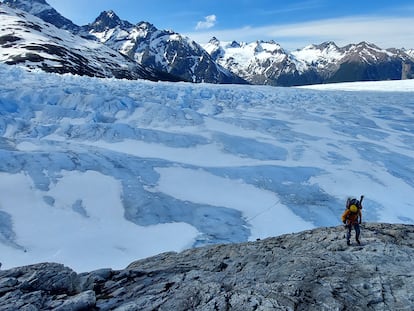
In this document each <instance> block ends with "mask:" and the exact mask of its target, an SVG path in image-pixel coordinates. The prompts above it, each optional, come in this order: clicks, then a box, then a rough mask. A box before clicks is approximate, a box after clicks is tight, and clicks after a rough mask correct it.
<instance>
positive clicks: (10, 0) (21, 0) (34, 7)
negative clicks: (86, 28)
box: [3, 0, 80, 32]
mask: <svg viewBox="0 0 414 311" xmlns="http://www.w3.org/2000/svg"><path fill="white" fill-rule="evenodd" d="M3 3H4V4H7V5H8V6H9V7H11V8H15V9H20V10H22V11H25V12H28V13H29V14H32V15H35V16H37V17H39V18H40V19H42V20H44V21H45V22H47V23H50V24H52V25H55V26H56V27H57V28H62V29H66V30H69V31H71V32H78V31H79V30H80V27H79V26H77V25H75V24H74V23H73V22H72V21H71V20H69V19H67V18H66V17H63V16H62V15H61V14H60V13H58V12H57V11H56V10H55V9H54V8H53V7H52V6H50V5H49V4H48V3H47V2H46V1H45V0H29V1H28V0H3Z"/></svg>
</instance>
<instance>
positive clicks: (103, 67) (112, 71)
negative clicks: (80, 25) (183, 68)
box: [0, 1, 178, 81]
mask: <svg viewBox="0 0 414 311" xmlns="http://www.w3.org/2000/svg"><path fill="white" fill-rule="evenodd" d="M14 3H15V2H14V1H13V4H14ZM16 3H28V2H20V1H17V2H16ZM30 3H32V4H33V6H32V7H31V10H32V11H36V10H39V11H41V12H50V9H47V8H49V7H48V6H45V8H46V9H45V10H43V11H42V10H41V9H43V8H44V7H43V6H42V4H44V3H45V2H44V1H39V2H37V1H34V2H30ZM34 4H39V6H35V5H34ZM0 14H1V16H2V18H1V20H0V48H1V51H2V54H1V56H0V62H2V63H5V64H8V65H15V64H19V65H23V66H25V67H28V68H31V69H33V68H39V69H42V70H44V71H47V72H56V73H72V74H77V75H87V76H91V77H115V78H120V79H123V78H126V79H138V78H142V79H149V80H154V81H158V80H171V79H172V77H171V76H170V75H168V74H164V73H159V72H157V71H156V70H153V69H146V68H144V67H143V66H141V65H139V64H137V63H136V62H134V61H132V60H130V59H129V58H128V57H126V56H125V55H122V54H121V53H119V52H117V51H114V50H112V49H110V48H109V47H107V46H105V45H103V44H101V43H98V42H94V41H91V40H87V39H84V38H81V37H79V36H77V35H74V34H71V33H70V32H68V31H65V30H63V29H60V28H56V27H55V26H53V25H51V24H49V23H46V22H45V21H43V20H42V19H39V18H37V17H35V16H33V15H31V14H28V13H26V12H24V11H21V10H19V9H13V8H10V7H8V6H4V5H2V6H1V7H0ZM177 80H178V79H177V78H175V81H177Z"/></svg>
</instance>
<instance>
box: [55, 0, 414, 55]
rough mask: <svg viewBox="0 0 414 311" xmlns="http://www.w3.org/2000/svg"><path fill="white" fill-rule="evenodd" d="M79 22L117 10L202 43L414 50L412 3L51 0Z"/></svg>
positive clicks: (402, 0)
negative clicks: (366, 44)
mask: <svg viewBox="0 0 414 311" xmlns="http://www.w3.org/2000/svg"><path fill="white" fill-rule="evenodd" d="M48 3H49V4H50V5H52V6H53V7H54V8H55V9H56V10H57V11H59V12H60V13H61V14H62V15H63V16H65V17H67V18H69V19H71V20H72V21H73V22H74V23H75V24H78V25H85V24H88V23H90V22H92V21H93V20H94V19H95V18H96V17H97V16H98V15H99V13H100V12H102V11H104V10H110V9H111V10H113V11H115V13H116V14H117V15H118V16H119V17H120V18H121V19H123V20H127V21H129V22H131V23H134V24H135V23H138V22H140V21H146V22H150V23H152V24H154V26H155V27H157V28H159V29H171V30H174V31H176V32H178V33H180V34H183V35H186V36H189V37H190V38H191V39H193V40H195V41H196V42H198V43H201V44H203V43H207V42H208V41H209V40H210V39H211V38H212V37H213V36H215V37H216V38H217V39H219V40H221V41H233V40H236V41H239V42H240V41H242V42H253V41H256V40H265V41H267V40H274V41H276V42H278V43H280V44H281V45H282V47H284V48H285V49H287V50H295V49H297V48H303V47H305V46H307V45H309V44H320V43H322V42H325V41H334V42H335V43H337V44H338V45H339V46H344V45H347V44H349V43H359V42H361V41H367V42H370V43H374V44H377V45H378V46H379V47H381V48H390V47H396V48H407V49H411V48H414V32H413V31H412V28H411V27H409V26H407V25H414V3H413V1H412V0H394V1H388V0H387V1H385V0H365V1H361V0H358V1H357V0H349V1H333V0H291V1H279V0H225V1H223V0H208V1H201V0H168V1H166V0H151V1H142V0H134V1H130V0H88V1H85V0H71V1H67V0H48Z"/></svg>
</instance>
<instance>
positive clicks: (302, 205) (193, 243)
mask: <svg viewBox="0 0 414 311" xmlns="http://www.w3.org/2000/svg"><path fill="white" fill-rule="evenodd" d="M0 79H1V81H2V83H1V84H0V157H1V161H0V193H1V196H0V254H1V255H0V256H1V257H0V261H1V262H2V263H3V268H9V267H13V266H18V265H24V264H31V263H35V262H42V261H54V262H62V263H64V264H66V265H68V266H70V267H71V268H73V269H75V270H77V271H80V272H82V271H90V270H93V269H98V268H102V267H111V268H124V267H125V266H126V265H127V264H129V263H130V262H131V261H133V260H136V259H138V258H143V257H147V256H151V255H154V254H157V253H160V252H163V251H180V250H182V249H185V248H189V247H197V246H202V245H207V244H213V243H233V242H242V241H247V240H255V239H258V238H265V237H269V236H275V235H280V234H284V233H290V232H296V231H301V230H304V229H310V228H314V227H321V226H335V225H338V224H339V222H340V215H341V213H342V211H343V209H344V202H345V200H346V198H347V196H349V195H352V196H359V195H360V194H365V201H364V209H363V220H364V221H371V222H376V221H381V222H391V223H410V224H414V203H413V202H414V189H413V188H414V96H413V92H414V80H412V81H411V80H410V81H408V80H407V81H389V82H377V83H368V82H366V83H352V84H336V85H326V86H324V85H322V86H309V87H307V88H304V87H301V88H276V87H264V86H246V85H243V86H241V85H209V84H189V83H168V82H158V83H156V82H149V81H144V80H140V81H127V80H116V79H97V78H87V77H78V76H72V75H56V74H47V73H41V72H37V71H33V72H27V71H25V70H23V69H20V68H17V67H12V66H5V65H0ZM312 88H314V89H312Z"/></svg>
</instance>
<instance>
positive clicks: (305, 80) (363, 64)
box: [204, 38, 414, 86]
mask: <svg viewBox="0 0 414 311" xmlns="http://www.w3.org/2000/svg"><path fill="white" fill-rule="evenodd" d="M204 48H205V49H206V50H207V51H208V52H209V53H210V55H212V57H213V58H214V59H215V60H216V61H217V62H218V63H219V64H221V65H222V66H223V67H225V68H228V69H229V70H231V71H233V72H234V73H236V74H238V75H240V76H241V77H243V78H244V79H246V80H247V81H249V82H251V83H253V84H269V85H282V86H291V85H303V84H317V83H327V82H346V81H365V80H368V81H369V80H388V79H393V80H396V79H402V78H409V77H411V76H412V74H413V71H412V70H411V67H412V65H413V64H414V59H413V58H412V56H410V54H409V53H408V52H405V51H404V50H398V49H389V50H384V49H381V48H379V47H377V46H375V45H373V44H369V43H366V42H361V43H359V44H350V45H347V46H345V47H342V48H339V47H338V46H337V45H336V44H335V43H334V42H325V43H322V44H319V45H310V46H307V47H305V48H303V49H300V50H296V51H293V52H291V53H288V52H286V51H284V50H283V49H282V48H281V47H280V45H279V44H277V43H275V42H274V41H270V42H263V41H257V42H254V43H249V44H247V43H238V42H231V43H229V42H220V41H219V40H218V39H217V38H213V39H212V40H210V42H209V43H208V44H206V45H204Z"/></svg>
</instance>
